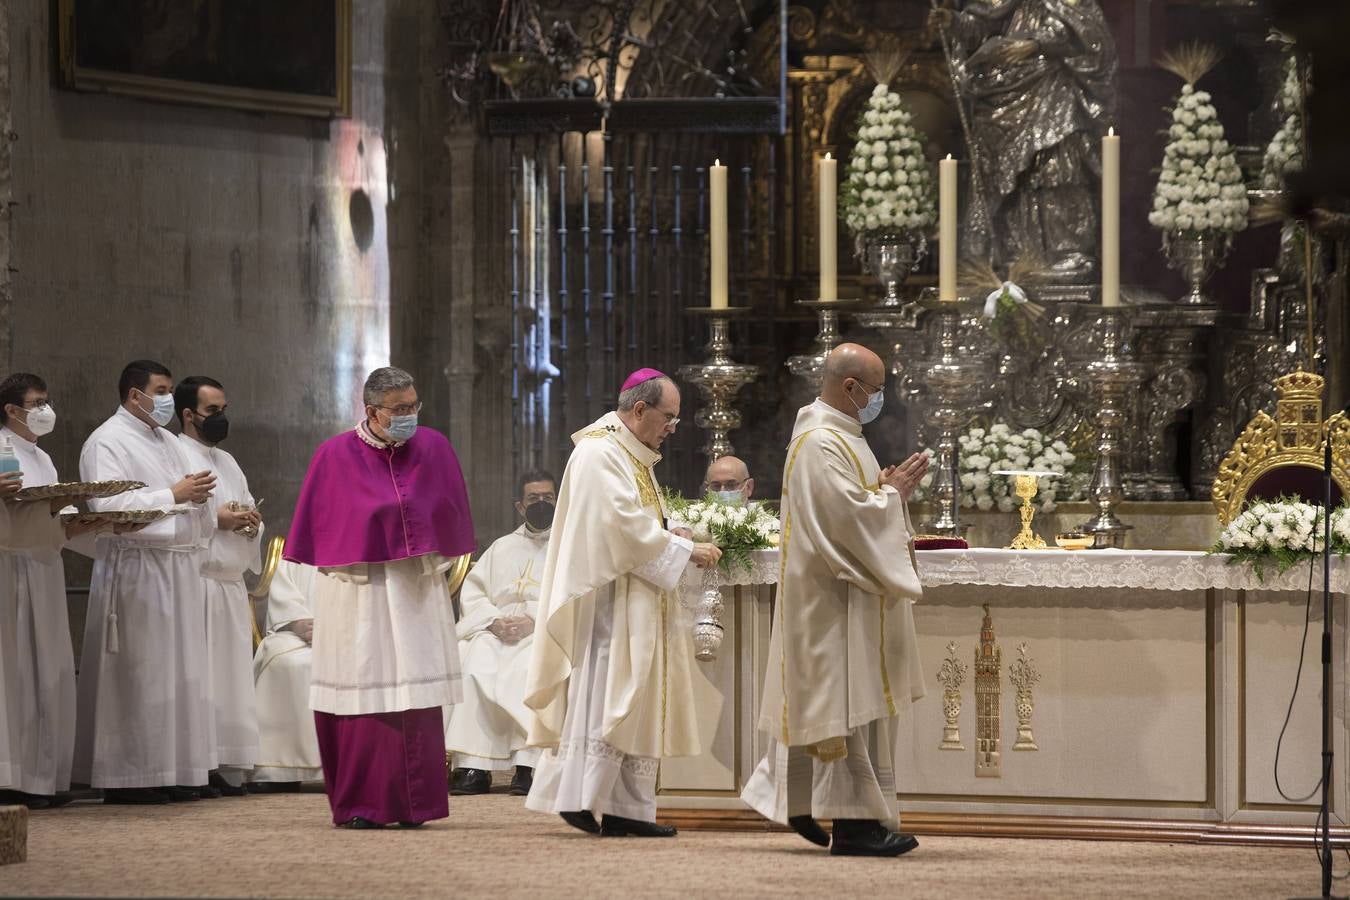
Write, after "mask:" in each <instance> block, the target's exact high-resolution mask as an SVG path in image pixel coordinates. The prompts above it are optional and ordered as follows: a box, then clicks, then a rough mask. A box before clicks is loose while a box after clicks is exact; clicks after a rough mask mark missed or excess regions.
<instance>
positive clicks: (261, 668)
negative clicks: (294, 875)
mask: <svg viewBox="0 0 1350 900" xmlns="http://www.w3.org/2000/svg"><path fill="white" fill-rule="evenodd" d="M318 575H319V570H318V569H316V568H314V567H313V566H306V565H304V564H302V563H293V562H291V561H289V560H285V559H283V560H281V562H280V563H278V564H277V570H276V573H275V574H273V576H272V583H271V585H270V586H269V588H268V591H267V633H266V634H265V635H264V636H263V639H262V643H260V644H259V645H258V649H257V651H256V652H255V653H254V654H253V684H254V690H255V693H256V695H257V701H258V762H257V764H256V765H255V766H254V767H253V774H252V779H251V780H252V782H253V783H254V784H268V785H270V786H271V789H272V790H279V791H280V790H288V791H298V790H300V784H301V782H305V781H322V780H323V770H322V768H321V766H322V763H321V761H320V759H319V739H318V736H317V735H316V733H315V731H314V713H313V712H312V711H311V710H310V708H309V673H310V662H311V659H312V657H313V655H314V649H313V647H312V646H311V642H312V641H313V640H314V587H315V585H314V581H315V578H317V577H318Z"/></svg>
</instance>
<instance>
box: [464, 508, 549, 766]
mask: <svg viewBox="0 0 1350 900" xmlns="http://www.w3.org/2000/svg"><path fill="white" fill-rule="evenodd" d="M548 537H549V532H548V531H533V530H531V529H530V527H529V526H528V525H522V526H520V527H519V528H518V529H516V530H515V531H514V532H512V533H511V534H508V535H505V536H504V537H501V538H498V539H497V540H496V541H494V542H493V543H492V546H491V547H488V548H487V550H485V551H484V552H483V555H482V556H481V557H479V559H478V562H476V563H475V564H474V567H473V570H472V571H471V572H470V573H469V575H468V577H467V578H465V579H464V587H463V589H462V590H461V591H460V593H459V607H460V619H459V623H458V625H457V626H456V629H457V631H458V633H459V655H460V664H461V665H462V666H463V669H464V699H463V701H462V702H460V703H459V704H457V705H455V706H454V707H452V708H451V709H450V710H449V713H448V718H447V720H446V727H445V749H446V750H448V751H450V752H451V753H453V754H454V762H453V765H454V766H456V767H459V768H470V769H484V770H499V769H509V768H511V767H512V766H533V765H534V764H535V763H536V762H537V761H538V758H539V749H538V748H537V747H530V746H528V741H527V736H526V732H525V729H526V726H527V723H528V711H527V710H526V709H525V675H526V671H527V669H528V668H529V662H530V645H531V644H532V643H533V641H534V635H532V634H531V635H526V636H525V637H524V638H522V639H521V640H519V641H518V642H516V643H515V644H505V643H502V641H501V639H499V638H498V637H496V636H495V635H493V634H492V633H491V632H489V631H488V626H490V625H491V624H492V623H493V622H494V621H495V620H497V619H499V618H502V617H504V616H529V617H530V618H532V619H537V618H538V617H539V579H540V578H542V577H543V574H544V561H545V558H546V557H547V555H548Z"/></svg>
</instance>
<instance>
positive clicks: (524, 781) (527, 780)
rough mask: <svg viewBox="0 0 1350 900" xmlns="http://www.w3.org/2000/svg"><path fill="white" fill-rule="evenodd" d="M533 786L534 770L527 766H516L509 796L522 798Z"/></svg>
mask: <svg viewBox="0 0 1350 900" xmlns="http://www.w3.org/2000/svg"><path fill="white" fill-rule="evenodd" d="M533 785H534V769H532V768H530V767H529V766H516V774H515V777H513V778H512V779H511V791H510V793H511V796H512V797H524V796H525V795H526V794H528V793H529V792H530V788H531V787H532V786H533Z"/></svg>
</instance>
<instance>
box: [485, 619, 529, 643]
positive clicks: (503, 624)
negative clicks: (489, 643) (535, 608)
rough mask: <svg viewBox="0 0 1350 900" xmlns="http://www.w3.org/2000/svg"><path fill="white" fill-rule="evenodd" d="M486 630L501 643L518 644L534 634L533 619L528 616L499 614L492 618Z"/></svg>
mask: <svg viewBox="0 0 1350 900" xmlns="http://www.w3.org/2000/svg"><path fill="white" fill-rule="evenodd" d="M487 630H488V633H489V634H491V635H493V636H494V637H495V638H497V640H499V641H501V642H502V643H503V644H519V643H520V642H521V641H523V640H524V639H525V638H526V637H528V636H529V635H531V634H534V619H532V618H530V617H529V616H501V617H499V618H496V619H493V620H492V624H491V625H489V626H488V629H487Z"/></svg>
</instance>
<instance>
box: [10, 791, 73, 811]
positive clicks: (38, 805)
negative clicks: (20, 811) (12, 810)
mask: <svg viewBox="0 0 1350 900" xmlns="http://www.w3.org/2000/svg"><path fill="white" fill-rule="evenodd" d="M74 799H75V798H74V797H73V796H72V795H70V794H59V795H52V794H25V793H24V792H23V791H0V806H26V807H28V808H29V809H32V810H38V809H56V808H57V807H58V806H65V805H66V804H67V803H69V802H70V801H72V800H74Z"/></svg>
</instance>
